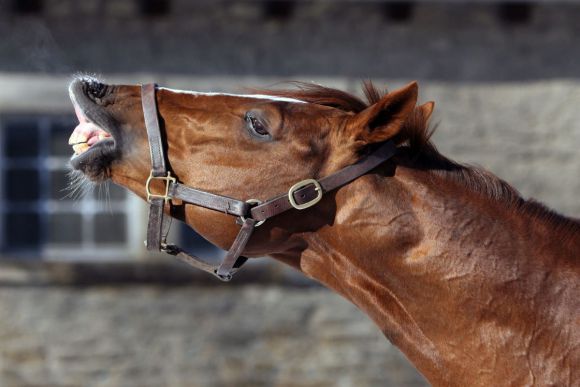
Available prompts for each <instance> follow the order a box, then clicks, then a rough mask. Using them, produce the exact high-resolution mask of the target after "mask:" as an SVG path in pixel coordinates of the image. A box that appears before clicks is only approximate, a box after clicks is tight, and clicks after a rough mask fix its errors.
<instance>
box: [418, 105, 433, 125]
mask: <svg viewBox="0 0 580 387" xmlns="http://www.w3.org/2000/svg"><path fill="white" fill-rule="evenodd" d="M417 109H419V110H420V111H421V116H422V118H423V122H424V124H425V125H427V123H428V122H429V119H430V118H431V115H432V114H433V110H434V109H435V102H433V101H429V102H425V103H424V104H423V105H421V106H419V107H418V108H417Z"/></svg>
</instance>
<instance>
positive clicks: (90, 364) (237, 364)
mask: <svg viewBox="0 0 580 387" xmlns="http://www.w3.org/2000/svg"><path fill="white" fill-rule="evenodd" d="M0 305H1V308H0V385H1V386H3V387H24V386H29V387H32V386H35V387H41V386H42V387H77V386H78V387H97V386H98V387H161V386H163V387H186V386H187V387H224V386H237V387H243V386H247V387H262V386H263V387H323V386H341V387H379V386H409V387H411V386H423V385H425V382H424V380H423V379H422V377H421V376H420V375H419V374H418V373H417V372H416V371H415V370H414V369H413V368H412V367H411V366H409V365H408V363H407V361H406V359H404V358H403V356H402V355H401V353H399V352H398V351H397V350H396V349H395V348H394V347H393V346H391V345H390V344H389V343H388V342H387V340H386V339H385V338H384V337H383V336H382V335H381V333H380V332H378V330H377V329H376V327H375V326H374V325H373V324H372V323H371V322H370V321H369V320H368V319H367V318H366V317H365V316H363V314H362V313H361V312H360V311H358V310H357V309H356V308H355V307H354V306H352V305H351V304H350V303H348V302H346V301H345V300H343V299H340V298H339V297H338V296H336V295H334V294H332V293H330V292H328V291H326V290H324V289H321V288H296V287H283V288H281V287H277V286H244V287H236V286H231V285H223V286H220V285H218V286H212V287H159V286H117V287H112V286H109V287H89V288H70V287H44V288H38V287H32V288H30V287H3V288H1V289H0Z"/></svg>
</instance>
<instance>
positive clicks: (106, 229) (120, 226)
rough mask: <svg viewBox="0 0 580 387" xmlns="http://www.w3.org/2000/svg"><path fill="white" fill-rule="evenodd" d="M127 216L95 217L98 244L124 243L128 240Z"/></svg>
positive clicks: (109, 215)
mask: <svg viewBox="0 0 580 387" xmlns="http://www.w3.org/2000/svg"><path fill="white" fill-rule="evenodd" d="M125 218H126V217H125V214H97V215H95V242H96V243H124V242H125V241H126V240H127V230H126V220H125Z"/></svg>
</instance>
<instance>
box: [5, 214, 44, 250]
mask: <svg viewBox="0 0 580 387" xmlns="http://www.w3.org/2000/svg"><path fill="white" fill-rule="evenodd" d="M4 233H5V236H6V240H5V241H4V245H5V249H6V250H32V249H34V250H37V249H39V248H40V245H41V240H40V239H41V232H40V216H39V215H38V214H37V213H8V214H6V223H5V224H4Z"/></svg>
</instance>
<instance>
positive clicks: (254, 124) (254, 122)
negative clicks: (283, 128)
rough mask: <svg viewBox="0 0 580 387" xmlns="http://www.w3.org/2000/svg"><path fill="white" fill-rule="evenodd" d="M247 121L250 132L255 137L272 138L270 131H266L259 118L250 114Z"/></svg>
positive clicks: (247, 115)
mask: <svg viewBox="0 0 580 387" xmlns="http://www.w3.org/2000/svg"><path fill="white" fill-rule="evenodd" d="M246 121H247V122H248V126H249V128H250V130H251V131H252V132H253V133H254V134H255V135H257V136H260V137H267V136H270V133H269V132H268V129H266V127H265V126H264V124H263V123H262V121H260V120H259V119H258V118H256V117H255V116H253V115H252V114H250V113H247V114H246Z"/></svg>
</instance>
